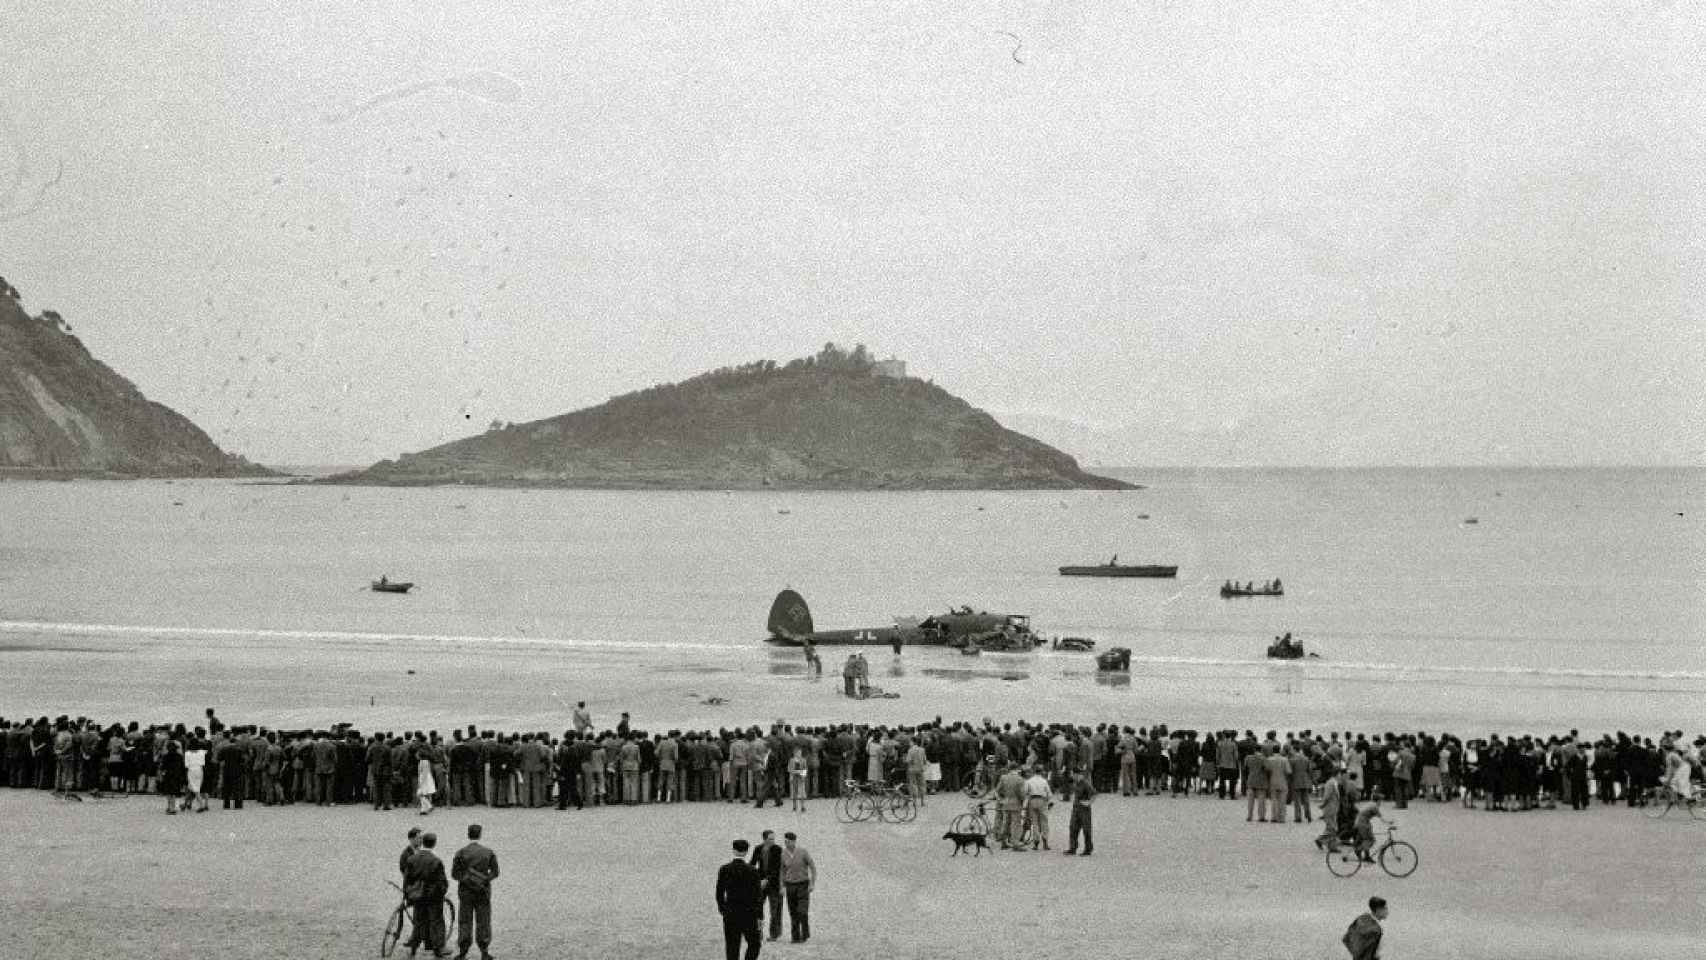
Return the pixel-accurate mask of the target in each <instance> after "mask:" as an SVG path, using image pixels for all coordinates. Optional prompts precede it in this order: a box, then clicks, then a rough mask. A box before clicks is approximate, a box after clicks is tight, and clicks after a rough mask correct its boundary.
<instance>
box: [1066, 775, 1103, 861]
mask: <svg viewBox="0 0 1706 960" xmlns="http://www.w3.org/2000/svg"><path fill="white" fill-rule="evenodd" d="M1095 798H1096V787H1095V785H1094V784H1092V783H1091V781H1090V777H1089V776H1087V775H1085V774H1083V773H1080V774H1079V775H1078V776H1077V777H1075V778H1074V779H1073V781H1072V820H1071V822H1070V823H1069V825H1068V826H1067V830H1066V850H1065V853H1066V855H1067V856H1069V857H1070V856H1074V855H1076V854H1077V853H1078V835H1079V834H1080V833H1082V834H1083V835H1084V856H1086V857H1088V856H1089V855H1090V853H1091V852H1092V851H1093V850H1095V849H1096V838H1095V834H1094V833H1093V832H1092V831H1091V821H1090V801H1092V800H1094V799H1095Z"/></svg>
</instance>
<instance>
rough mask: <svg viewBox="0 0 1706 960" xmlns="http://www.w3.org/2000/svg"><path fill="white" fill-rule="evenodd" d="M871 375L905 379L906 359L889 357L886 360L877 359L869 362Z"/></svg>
mask: <svg viewBox="0 0 1706 960" xmlns="http://www.w3.org/2000/svg"><path fill="white" fill-rule="evenodd" d="M871 376H873V377H890V378H892V379H895V380H905V379H906V361H905V360H896V359H895V358H894V357H889V358H888V359H887V360H877V361H874V362H873V363H872V364H871Z"/></svg>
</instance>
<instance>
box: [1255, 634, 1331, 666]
mask: <svg viewBox="0 0 1706 960" xmlns="http://www.w3.org/2000/svg"><path fill="white" fill-rule="evenodd" d="M1320 656H1321V655H1320V654H1317V653H1305V652H1304V651H1303V642H1302V641H1300V640H1293V639H1292V638H1291V633H1290V631H1287V632H1286V635H1285V636H1283V637H1275V638H1274V642H1273V643H1270V644H1268V659H1269V660H1302V659H1303V658H1304V657H1313V658H1315V659H1320Z"/></svg>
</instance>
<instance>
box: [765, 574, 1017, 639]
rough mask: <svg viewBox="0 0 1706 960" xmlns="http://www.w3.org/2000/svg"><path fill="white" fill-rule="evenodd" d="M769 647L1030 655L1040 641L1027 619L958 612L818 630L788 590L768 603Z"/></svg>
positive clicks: (802, 601)
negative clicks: (861, 647)
mask: <svg viewBox="0 0 1706 960" xmlns="http://www.w3.org/2000/svg"><path fill="white" fill-rule="evenodd" d="M768 629H769V636H767V637H766V638H765V640H766V641H767V642H769V643H777V644H783V645H785V646H801V645H803V644H804V643H805V642H806V641H807V640H810V641H811V642H812V643H813V644H814V645H816V646H825V645H834V646H849V645H865V646H887V647H894V648H895V649H896V652H899V648H900V647H902V646H935V647H956V648H960V649H964V648H965V647H967V646H968V645H975V646H976V647H977V649H978V650H979V651H980V652H982V651H989V652H1000V653H1007V652H1014V651H1021V652H1022V651H1026V650H1031V649H1033V648H1035V647H1036V646H1037V644H1038V643H1039V642H1040V641H1039V640H1038V638H1037V636H1036V634H1034V633H1032V632H1031V618H1030V617H1028V616H1026V615H1024V614H1019V613H989V612H987V611H977V612H973V611H972V608H971V607H960V608H958V609H955V610H949V611H948V612H947V613H939V614H932V615H931V616H928V617H925V618H923V619H922V620H916V619H899V618H897V619H896V620H895V622H894V624H893V625H892V626H887V627H856V628H853V629H850V630H819V629H817V627H816V625H815V624H813V623H812V613H811V608H810V607H808V606H806V600H805V598H804V597H802V596H800V594H799V593H798V592H797V591H795V590H792V589H786V590H783V591H782V592H781V593H778V594H777V595H776V599H775V600H774V601H772V602H771V604H770V619H769V623H768Z"/></svg>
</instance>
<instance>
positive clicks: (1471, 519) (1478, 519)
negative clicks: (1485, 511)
mask: <svg viewBox="0 0 1706 960" xmlns="http://www.w3.org/2000/svg"><path fill="white" fill-rule="evenodd" d="M1463 522H1464V523H1469V524H1474V523H1480V522H1481V518H1480V517H1470V518H1469V519H1467V520H1465V521H1463Z"/></svg>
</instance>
